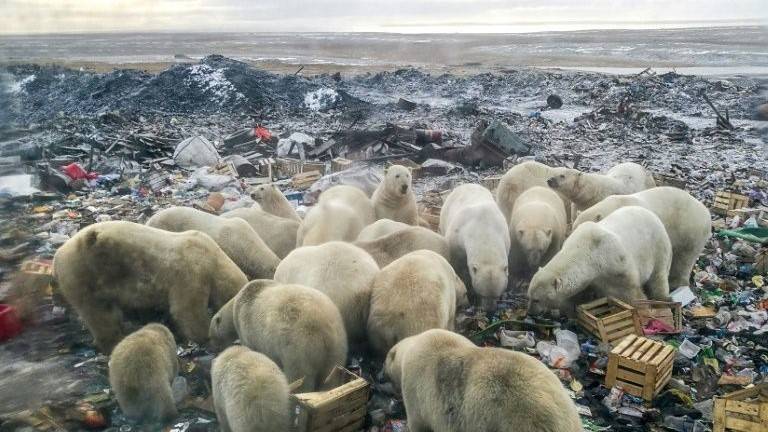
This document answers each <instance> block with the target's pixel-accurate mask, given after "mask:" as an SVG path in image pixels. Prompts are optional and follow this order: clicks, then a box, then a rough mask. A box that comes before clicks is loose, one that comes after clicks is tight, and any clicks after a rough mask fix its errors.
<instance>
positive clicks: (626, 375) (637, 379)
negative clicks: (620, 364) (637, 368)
mask: <svg viewBox="0 0 768 432" xmlns="http://www.w3.org/2000/svg"><path fill="white" fill-rule="evenodd" d="M616 378H618V379H619V380H621V381H629V382H633V383H635V384H640V385H644V384H645V375H642V374H639V373H636V372H632V371H630V370H628V369H621V368H620V369H618V370H617V371H616Z"/></svg>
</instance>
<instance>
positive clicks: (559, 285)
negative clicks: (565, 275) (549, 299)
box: [555, 278, 563, 291]
mask: <svg viewBox="0 0 768 432" xmlns="http://www.w3.org/2000/svg"><path fill="white" fill-rule="evenodd" d="M562 288H563V280H562V279H560V278H555V291H560V290H561V289H562Z"/></svg>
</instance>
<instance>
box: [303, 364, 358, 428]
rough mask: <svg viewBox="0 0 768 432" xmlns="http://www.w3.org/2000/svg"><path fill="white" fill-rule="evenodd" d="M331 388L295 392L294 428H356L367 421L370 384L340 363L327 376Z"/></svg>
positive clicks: (325, 386) (326, 382) (326, 381)
mask: <svg viewBox="0 0 768 432" xmlns="http://www.w3.org/2000/svg"><path fill="white" fill-rule="evenodd" d="M323 387H324V388H331V390H328V391H323V392H312V393H297V394H293V395H291V400H292V409H291V413H292V415H294V416H295V417H294V419H293V421H292V427H291V431H295V432H320V431H356V430H360V429H361V428H362V426H363V423H364V421H365V413H366V410H365V407H366V403H367V402H368V393H369V392H370V384H368V382H367V381H366V380H364V379H363V378H361V377H359V376H357V375H355V374H353V373H352V372H350V371H348V370H347V369H345V368H343V367H340V366H337V367H336V368H335V369H334V370H333V372H331V374H330V375H329V376H328V378H326V380H325V383H324V385H323Z"/></svg>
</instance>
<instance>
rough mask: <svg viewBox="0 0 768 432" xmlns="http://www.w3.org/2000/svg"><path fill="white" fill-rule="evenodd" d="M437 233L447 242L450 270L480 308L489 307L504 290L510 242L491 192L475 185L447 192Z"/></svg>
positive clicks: (505, 223)
mask: <svg viewBox="0 0 768 432" xmlns="http://www.w3.org/2000/svg"><path fill="white" fill-rule="evenodd" d="M440 233H441V234H443V235H444V236H445V238H446V240H447V241H448V247H449V248H450V253H451V264H452V265H453V268H455V269H456V272H457V273H458V274H459V275H460V276H461V277H462V279H463V280H464V282H465V283H466V284H467V285H471V287H472V291H473V293H474V295H475V296H476V297H477V300H479V303H480V305H481V306H482V307H483V308H485V309H491V308H493V307H494V305H495V302H496V300H497V299H498V298H499V296H501V294H502V293H503V292H504V290H505V289H506V287H507V276H508V256H509V246H510V239H509V228H508V226H507V221H506V219H504V215H503V214H502V213H501V210H499V207H498V206H497V205H496V201H494V199H493V195H491V192H490V191H489V190H488V189H486V188H484V187H482V186H480V185H476V184H465V185H461V186H459V187H457V188H456V189H454V190H453V191H451V193H450V194H449V195H448V197H447V198H446V200H445V203H444V204H443V208H442V209H441V211H440ZM470 282H471V283H470Z"/></svg>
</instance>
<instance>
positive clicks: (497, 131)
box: [482, 120, 531, 155]
mask: <svg viewBox="0 0 768 432" xmlns="http://www.w3.org/2000/svg"><path fill="white" fill-rule="evenodd" d="M482 138H483V141H485V142H486V143H488V144H491V145H492V146H494V147H496V148H497V149H498V150H501V151H502V152H504V153H506V154H510V153H515V154H518V155H527V154H528V153H530V152H531V148H530V147H529V146H528V145H527V144H526V143H525V142H523V140H522V139H520V137H519V136H518V135H517V134H516V133H514V132H512V131H511V130H510V129H509V128H508V127H507V126H506V125H505V124H504V123H502V122H500V121H498V120H495V121H493V122H491V124H489V125H488V127H487V128H485V130H484V131H483V134H482Z"/></svg>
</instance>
